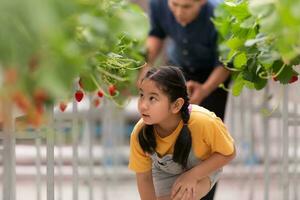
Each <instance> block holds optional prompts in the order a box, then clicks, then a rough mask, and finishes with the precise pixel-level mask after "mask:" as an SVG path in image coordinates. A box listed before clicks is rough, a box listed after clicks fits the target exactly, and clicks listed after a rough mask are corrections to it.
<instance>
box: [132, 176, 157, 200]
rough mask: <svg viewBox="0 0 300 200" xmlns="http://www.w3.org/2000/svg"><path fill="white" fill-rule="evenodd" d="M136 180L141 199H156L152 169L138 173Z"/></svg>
mask: <svg viewBox="0 0 300 200" xmlns="http://www.w3.org/2000/svg"><path fill="white" fill-rule="evenodd" d="M136 180H137V186H138V190H139V193H140V197H141V200H155V199H156V197H155V191H154V185H153V180H152V172H151V170H150V171H148V172H144V173H136Z"/></svg>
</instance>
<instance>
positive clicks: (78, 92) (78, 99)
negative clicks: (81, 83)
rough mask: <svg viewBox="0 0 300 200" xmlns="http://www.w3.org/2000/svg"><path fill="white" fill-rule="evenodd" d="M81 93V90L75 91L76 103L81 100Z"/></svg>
mask: <svg viewBox="0 0 300 200" xmlns="http://www.w3.org/2000/svg"><path fill="white" fill-rule="evenodd" d="M83 96H84V94H83V92H82V91H81V90H77V91H76V93H75V99H76V101H77V102H80V101H81V100H82V99H83Z"/></svg>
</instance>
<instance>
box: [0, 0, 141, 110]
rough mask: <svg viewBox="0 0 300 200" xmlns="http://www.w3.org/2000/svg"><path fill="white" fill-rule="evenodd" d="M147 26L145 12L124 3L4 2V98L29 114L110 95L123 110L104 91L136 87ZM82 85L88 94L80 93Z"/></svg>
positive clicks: (0, 56) (0, 63)
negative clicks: (94, 95)
mask: <svg viewBox="0 0 300 200" xmlns="http://www.w3.org/2000/svg"><path fill="white" fill-rule="evenodd" d="M146 22H147V19H146V17H145V15H144V13H143V12H142V11H141V9H140V8H139V7H138V6H137V5H134V4H131V3H128V2H127V1H125V0H124V1H123V0H101V1H93V0H86V1H81V0H72V1H60V0H45V1H39V0H28V1H22V0H1V1H0V25H1V29H0V74H1V77H2V82H3V84H2V87H1V88H0V89H1V94H5V95H6V96H9V97H11V98H12V100H13V101H14V102H15V104H17V106H18V107H19V108H21V109H22V111H23V112H25V113H29V112H31V113H36V112H35V111H36V110H43V109H41V108H42V107H44V106H45V105H46V106H47V105H53V104H54V103H56V102H61V101H64V102H65V101H66V100H68V99H69V100H71V99H72V96H73V95H75V98H76V100H77V101H81V99H82V98H83V95H82V94H83V93H82V94H81V92H83V90H84V91H85V92H97V91H103V95H104V96H106V97H108V98H110V99H111V100H113V101H115V102H116V103H117V104H121V103H122V102H124V99H125V98H126V97H124V96H122V95H120V94H121V93H119V92H115V94H114V95H110V94H109V93H106V92H104V91H108V88H109V86H110V85H115V86H116V87H117V88H118V91H122V90H123V89H125V88H134V87H130V85H133V84H134V81H135V76H136V71H137V70H136V69H137V68H139V66H141V65H142V64H143V63H144V49H143V43H144V41H143V40H144V38H145V36H146V32H147V25H146V24H147V23H146ZM137 27H138V28H137ZM78 78H80V79H79V80H80V88H81V89H80V91H81V92H76V94H74V93H72V91H73V89H74V88H73V85H74V84H73V83H74V81H75V80H76V79H78ZM76 89H79V88H76ZM40 91H43V92H42V93H41V92H40ZM63 107H64V106H63ZM63 107H62V106H60V109H61V110H62V111H63V110H64V109H65V108H64V109H62V108H63Z"/></svg>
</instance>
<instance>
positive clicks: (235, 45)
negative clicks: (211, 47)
mask: <svg viewBox="0 0 300 200" xmlns="http://www.w3.org/2000/svg"><path fill="white" fill-rule="evenodd" d="M226 45H227V46H228V47H229V48H231V49H239V48H240V47H243V46H244V40H243V39H240V38H237V37H234V38H231V39H229V40H228V41H227V42H226Z"/></svg>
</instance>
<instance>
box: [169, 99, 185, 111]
mask: <svg viewBox="0 0 300 200" xmlns="http://www.w3.org/2000/svg"><path fill="white" fill-rule="evenodd" d="M183 104H184V99H183V98H181V97H180V98H178V99H176V101H175V102H174V103H172V113H174V114H177V113H178V112H180V110H181V108H182V106H183Z"/></svg>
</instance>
